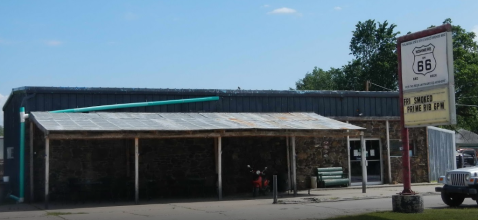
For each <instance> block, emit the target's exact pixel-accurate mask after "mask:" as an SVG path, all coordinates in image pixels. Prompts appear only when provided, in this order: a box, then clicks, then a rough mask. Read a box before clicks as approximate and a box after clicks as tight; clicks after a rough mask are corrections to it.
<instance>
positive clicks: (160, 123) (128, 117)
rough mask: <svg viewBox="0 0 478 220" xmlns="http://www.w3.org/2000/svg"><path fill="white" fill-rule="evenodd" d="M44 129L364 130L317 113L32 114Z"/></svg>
mask: <svg viewBox="0 0 478 220" xmlns="http://www.w3.org/2000/svg"><path fill="white" fill-rule="evenodd" d="M30 118H31V119H32V120H33V121H35V122H36V123H37V124H38V125H39V126H40V127H41V128H42V129H43V130H45V131H48V132H50V131H53V132H55V131H56V132H62V131H202V130H241V129H263V130H285V129H288V130H344V129H348V130H357V129H364V128H361V127H358V126H354V125H351V124H347V123H343V122H340V121H336V120H333V119H330V118H327V117H323V116H320V115H318V114H315V113H304V112H297V113H109V112H95V113H50V112H31V114H30Z"/></svg>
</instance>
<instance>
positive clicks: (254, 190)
mask: <svg viewBox="0 0 478 220" xmlns="http://www.w3.org/2000/svg"><path fill="white" fill-rule="evenodd" d="M259 190H260V189H259V187H254V188H252V197H254V198H255V197H257V195H258V194H259Z"/></svg>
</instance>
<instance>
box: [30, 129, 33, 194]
mask: <svg viewBox="0 0 478 220" xmlns="http://www.w3.org/2000/svg"><path fill="white" fill-rule="evenodd" d="M30 121H31V120H30ZM29 201H30V203H32V202H33V122H30V200H29Z"/></svg>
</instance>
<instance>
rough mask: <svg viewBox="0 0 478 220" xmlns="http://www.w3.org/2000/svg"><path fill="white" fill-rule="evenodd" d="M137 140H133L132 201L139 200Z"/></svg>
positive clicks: (136, 201)
mask: <svg viewBox="0 0 478 220" xmlns="http://www.w3.org/2000/svg"><path fill="white" fill-rule="evenodd" d="M138 142H139V140H138V138H134V201H135V203H136V204H138V200H139V150H138V148H139V143H138Z"/></svg>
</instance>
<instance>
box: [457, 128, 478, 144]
mask: <svg viewBox="0 0 478 220" xmlns="http://www.w3.org/2000/svg"><path fill="white" fill-rule="evenodd" d="M455 140H456V143H457V144H462V145H463V144H471V145H478V134H475V133H473V132H471V131H468V130H465V129H459V130H458V132H457V133H456V134H455Z"/></svg>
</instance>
